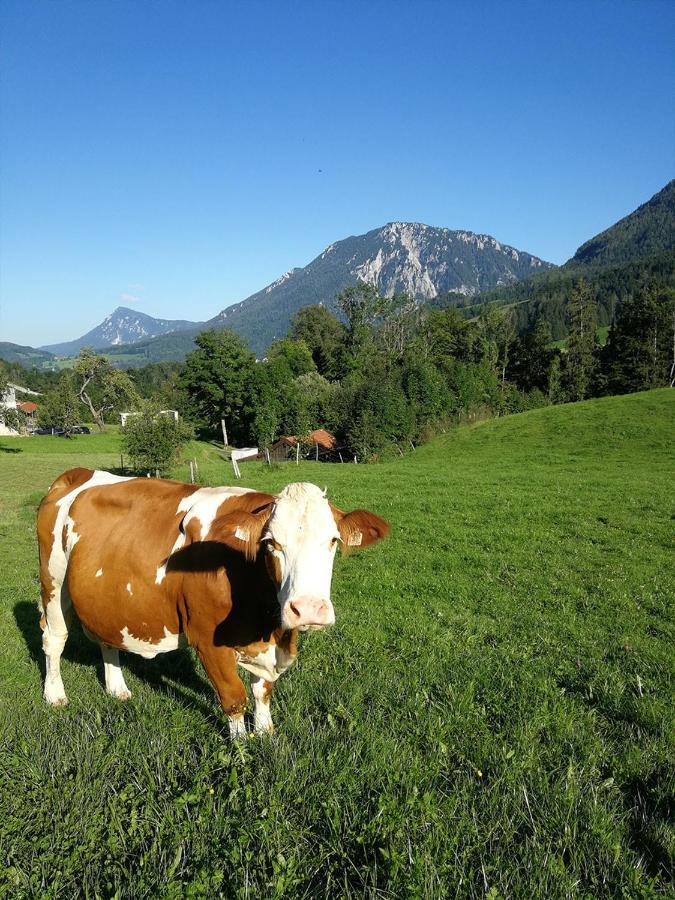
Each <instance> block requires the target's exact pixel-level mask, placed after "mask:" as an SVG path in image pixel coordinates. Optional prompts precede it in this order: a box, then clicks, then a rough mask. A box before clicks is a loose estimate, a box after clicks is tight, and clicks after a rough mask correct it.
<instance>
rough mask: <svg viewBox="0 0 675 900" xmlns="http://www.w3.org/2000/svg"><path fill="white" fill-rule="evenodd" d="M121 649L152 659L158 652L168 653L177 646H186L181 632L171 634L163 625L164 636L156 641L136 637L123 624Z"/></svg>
mask: <svg viewBox="0 0 675 900" xmlns="http://www.w3.org/2000/svg"><path fill="white" fill-rule="evenodd" d="M121 635H122V649H123V650H128V651H129V653H137V654H138V655H139V656H142V657H143V658H144V659H154V658H155V656H157V654H158V653H169V652H170V651H171V650H177V649H178V648H179V647H186V646H187V638H186V637H185V635H184V634H183V632H181V633H180V634H171V632H170V631H169V629H168V628H167V627H166V625H165V626H164V637H163V638H161V639H160V640H159V641H157V642H156V643H153V642H152V641H144V640H143V639H142V638H137V637H135V636H134V635H133V634H131V632H130V631H129V629H128V627H127V626H126V625H125V626H124V628H123V629H122V631H121Z"/></svg>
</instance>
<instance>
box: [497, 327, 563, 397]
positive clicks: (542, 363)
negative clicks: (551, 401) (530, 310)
mask: <svg viewBox="0 0 675 900" xmlns="http://www.w3.org/2000/svg"><path fill="white" fill-rule="evenodd" d="M551 342H552V335H551V325H550V323H549V322H548V321H547V320H546V319H544V318H542V317H540V318H539V319H537V321H536V322H535V325H534V327H533V328H530V329H529V331H527V332H526V333H525V334H524V335H522V336H521V337H519V338H517V339H516V340H515V342H514V346H513V350H512V353H511V360H510V364H509V371H508V374H509V377H510V378H513V380H514V381H515V382H516V384H517V385H518V387H519V388H521V389H522V390H525V391H530V390H532V389H533V388H538V389H539V390H540V391H546V390H547V389H548V382H549V370H550V367H551V362H552V360H553V357H554V356H555V354H556V351H554V350H553V349H552V348H551ZM558 375H560V361H558Z"/></svg>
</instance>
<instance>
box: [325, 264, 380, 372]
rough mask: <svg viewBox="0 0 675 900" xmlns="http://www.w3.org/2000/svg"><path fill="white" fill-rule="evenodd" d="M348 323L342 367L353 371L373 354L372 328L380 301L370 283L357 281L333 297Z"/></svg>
mask: <svg viewBox="0 0 675 900" xmlns="http://www.w3.org/2000/svg"><path fill="white" fill-rule="evenodd" d="M335 299H336V302H337V305H338V307H339V309H340V310H341V312H342V314H343V315H344V317H345V319H346V320H347V334H346V335H345V368H346V370H347V371H350V372H353V371H355V370H358V369H359V368H361V367H364V366H365V365H366V359H367V357H369V356H372V354H373V350H374V348H373V338H372V328H373V326H374V324H375V321H376V320H377V317H378V315H379V314H380V312H381V309H382V303H383V298H382V297H380V295H379V294H378V292H377V288H375V287H373V285H372V284H366V283H365V282H364V281H360V282H359V283H358V284H354V285H351V286H350V287H347V288H345V289H344V290H343V291H341V292H340V293H339V294H338V295H337V297H336V298H335Z"/></svg>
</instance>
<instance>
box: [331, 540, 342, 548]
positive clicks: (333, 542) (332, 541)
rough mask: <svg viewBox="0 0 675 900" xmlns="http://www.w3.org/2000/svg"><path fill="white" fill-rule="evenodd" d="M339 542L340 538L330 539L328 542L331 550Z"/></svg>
mask: <svg viewBox="0 0 675 900" xmlns="http://www.w3.org/2000/svg"><path fill="white" fill-rule="evenodd" d="M339 540H340V538H336V537H334V538H331V541H330V545H331V548H332V547H334V546H335V545H336V544H337V542H338V541H339Z"/></svg>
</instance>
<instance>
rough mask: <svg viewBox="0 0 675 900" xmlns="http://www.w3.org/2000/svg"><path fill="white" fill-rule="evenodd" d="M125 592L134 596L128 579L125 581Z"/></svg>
mask: <svg viewBox="0 0 675 900" xmlns="http://www.w3.org/2000/svg"><path fill="white" fill-rule="evenodd" d="M127 594H131V596H132V597H133V596H134V592H133V591H132V590H131V582H130V581H128V582H127Z"/></svg>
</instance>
